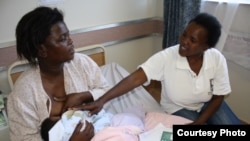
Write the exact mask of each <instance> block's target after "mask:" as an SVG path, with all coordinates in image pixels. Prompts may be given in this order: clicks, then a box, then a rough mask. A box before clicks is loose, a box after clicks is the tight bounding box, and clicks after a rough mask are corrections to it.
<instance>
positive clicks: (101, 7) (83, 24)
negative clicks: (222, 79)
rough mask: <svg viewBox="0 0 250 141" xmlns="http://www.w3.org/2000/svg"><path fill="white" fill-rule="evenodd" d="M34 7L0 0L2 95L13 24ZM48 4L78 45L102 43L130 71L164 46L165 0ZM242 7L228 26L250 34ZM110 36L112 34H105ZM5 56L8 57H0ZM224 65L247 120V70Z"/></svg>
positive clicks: (110, 58)
mask: <svg viewBox="0 0 250 141" xmlns="http://www.w3.org/2000/svg"><path fill="white" fill-rule="evenodd" d="M36 6H38V1H36V0H22V1H16V0H1V2H0V18H1V19H4V20H1V23H0V33H1V34H0V59H1V60H0V90H2V91H3V92H4V93H9V92H10V88H9V85H8V82H7V72H6V69H7V66H8V65H9V64H10V63H11V62H12V61H14V60H15V58H13V56H14V57H15V55H16V54H15V51H14V49H15V26H16V24H17V22H18V20H19V19H20V18H21V16H22V15H24V14H25V13H26V12H28V11H30V10H32V9H33V8H34V7H36ZM52 6H53V7H54V6H56V7H58V8H60V9H62V10H63V12H64V15H65V22H66V24H67V25H68V28H69V30H70V31H71V33H72V36H73V40H75V41H74V42H75V45H76V47H80V46H85V45H90V44H95V43H98V44H103V45H104V46H105V48H106V50H107V54H106V55H107V58H106V61H107V63H110V62H117V63H119V64H121V65H122V66H123V67H124V68H125V69H127V70H128V71H129V72H132V71H133V70H135V69H136V67H137V66H138V65H139V64H140V63H142V62H144V61H145V60H146V59H147V58H148V57H149V56H151V55H152V54H154V53H156V52H157V51H160V50H161V49H162V45H161V43H162V17H163V0H126V1H124V0H102V1H99V0H98V1H97V0H84V1H83V0H74V1H71V0H63V2H62V3H59V4H56V5H52ZM240 7H242V8H240V10H239V11H238V13H237V16H238V17H237V21H235V22H234V23H233V25H232V29H233V30H236V31H244V32H247V33H249V34H250V28H249V25H250V21H249V20H248V21H246V20H245V19H248V18H246V17H247V15H249V14H250V10H249V8H250V5H240ZM139 27H145V28H146V29H145V31H142V30H140V29H139ZM110 34H113V35H114V36H115V37H112V38H108V37H106V36H107V35H110ZM87 36H88V37H87ZM111 36H112V35H111ZM117 36H119V38H118V37H117ZM81 37H82V40H81ZM79 38H80V39H79ZM6 54H10V55H9V56H12V57H10V58H8V57H1V56H6ZM4 59H6V60H4ZM9 60H11V61H9ZM228 67H229V74H230V81H231V84H232V94H231V95H230V96H229V97H228V98H227V99H226V100H227V102H228V103H229V105H230V106H231V107H232V109H233V110H234V111H235V113H236V114H237V115H238V116H239V117H240V118H241V119H243V120H244V121H247V122H249V123H250V112H249V110H248V108H247V107H250V104H249V101H250V95H249V94H250V75H249V70H245V69H242V68H241V67H239V66H237V65H235V64H234V63H232V62H230V61H229V65H228Z"/></svg>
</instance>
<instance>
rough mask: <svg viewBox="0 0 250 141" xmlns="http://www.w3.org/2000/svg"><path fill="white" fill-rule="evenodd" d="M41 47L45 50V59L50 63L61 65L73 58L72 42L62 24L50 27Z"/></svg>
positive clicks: (65, 27)
mask: <svg viewBox="0 0 250 141" xmlns="http://www.w3.org/2000/svg"><path fill="white" fill-rule="evenodd" d="M43 45H44V46H45V48H46V53H47V58H46V59H49V61H50V62H51V63H63V62H67V61H70V60H72V59H73V58H74V53H75V51H74V45H73V41H72V40H71V38H70V36H69V30H68V28H67V26H66V25H65V23H64V22H58V23H56V24H54V25H53V26H52V27H51V30H50V35H49V36H48V37H47V38H46V40H45V43H44V44H43Z"/></svg>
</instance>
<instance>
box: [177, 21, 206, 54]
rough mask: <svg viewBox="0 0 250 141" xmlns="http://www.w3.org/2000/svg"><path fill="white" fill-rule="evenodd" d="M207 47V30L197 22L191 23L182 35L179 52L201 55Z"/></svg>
mask: <svg viewBox="0 0 250 141" xmlns="http://www.w3.org/2000/svg"><path fill="white" fill-rule="evenodd" d="M207 48H208V44H207V30H206V29H205V28H204V27H202V26H201V25H199V24H197V23H195V22H192V23H190V24H189V25H188V26H187V27H186V29H185V30H184V31H183V33H182V34H181V36H180V48H179V54H180V55H181V56H185V57H192V56H200V55H201V54H203V52H204V51H205V50H206V49H207Z"/></svg>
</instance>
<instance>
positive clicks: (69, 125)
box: [41, 110, 113, 141]
mask: <svg viewBox="0 0 250 141" xmlns="http://www.w3.org/2000/svg"><path fill="white" fill-rule="evenodd" d="M87 114H88V111H74V110H68V111H66V112H65V113H63V115H62V117H61V119H55V118H46V119H45V120H44V121H43V123H42V125H41V136H42V138H43V140H45V141H49V139H50V134H49V132H50V131H51V130H53V129H54V126H56V124H58V125H57V126H59V125H60V126H62V127H63V128H62V129H61V131H62V132H63V133H60V134H58V135H57V138H58V140H60V141H68V140H69V139H70V137H71V135H72V134H73V132H74V130H75V127H76V126H77V124H78V123H79V122H82V123H84V124H83V127H82V129H81V130H83V129H84V128H85V123H86V121H88V122H90V123H92V124H93V126H94V129H95V133H97V132H98V131H100V130H101V129H103V128H104V127H107V126H110V122H111V118H112V117H113V114H111V113H107V112H105V111H104V110H101V111H100V112H99V113H98V114H97V115H93V116H91V117H89V116H88V115H87ZM55 130H56V129H55ZM61 131H58V132H61Z"/></svg>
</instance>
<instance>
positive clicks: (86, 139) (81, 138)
mask: <svg viewBox="0 0 250 141" xmlns="http://www.w3.org/2000/svg"><path fill="white" fill-rule="evenodd" d="M85 124H86V126H85V129H84V130H83V131H81V128H82V126H83V123H81V122H79V123H78V125H77V126H76V128H75V130H74V132H73V134H72V136H71V137H70V139H69V141H90V140H91V139H92V137H93V136H94V126H93V124H91V123H89V122H88V121H86V122H85Z"/></svg>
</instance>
